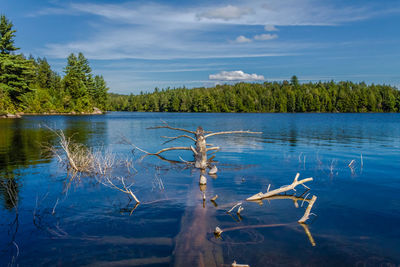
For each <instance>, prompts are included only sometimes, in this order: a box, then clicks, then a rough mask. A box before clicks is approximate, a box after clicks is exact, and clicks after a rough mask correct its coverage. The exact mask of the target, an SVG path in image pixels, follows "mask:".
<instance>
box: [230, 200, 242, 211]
mask: <svg viewBox="0 0 400 267" xmlns="http://www.w3.org/2000/svg"><path fill="white" fill-rule="evenodd" d="M240 205H242V202H238V203H236V205H234V206H233V207H232V208H231V209H230V210H228V211H227V213H230V212H231V211H232V210H234V209H235V208H236V207H237V206H240Z"/></svg>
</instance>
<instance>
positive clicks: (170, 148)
mask: <svg viewBox="0 0 400 267" xmlns="http://www.w3.org/2000/svg"><path fill="white" fill-rule="evenodd" d="M170 150H191V148H190V147H185V146H176V147H168V148H164V149H161V150H160V151H158V152H156V153H147V154H149V155H159V154H161V153H163V152H166V151H170Z"/></svg>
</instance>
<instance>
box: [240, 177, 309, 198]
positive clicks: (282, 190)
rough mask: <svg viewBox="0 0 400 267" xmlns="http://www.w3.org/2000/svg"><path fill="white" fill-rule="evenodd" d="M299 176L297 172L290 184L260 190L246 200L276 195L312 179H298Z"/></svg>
mask: <svg viewBox="0 0 400 267" xmlns="http://www.w3.org/2000/svg"><path fill="white" fill-rule="evenodd" d="M299 176H300V173H297V174H296V177H295V178H294V180H293V183H291V184H290V185H285V186H282V187H280V188H278V189H275V190H271V191H269V192H266V193H262V192H260V193H258V194H255V195H254V196H251V197H249V198H247V199H246V200H260V199H263V198H267V197H271V196H274V195H277V194H279V193H283V192H286V191H290V190H294V189H295V187H296V186H298V185H300V184H301V185H303V184H304V183H306V182H310V181H312V180H313V178H306V179H303V180H300V181H298V178H299Z"/></svg>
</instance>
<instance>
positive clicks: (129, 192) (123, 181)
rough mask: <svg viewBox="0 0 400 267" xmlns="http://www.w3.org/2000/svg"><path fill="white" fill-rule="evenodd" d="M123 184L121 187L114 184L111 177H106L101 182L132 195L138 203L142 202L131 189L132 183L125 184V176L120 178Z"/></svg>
mask: <svg viewBox="0 0 400 267" xmlns="http://www.w3.org/2000/svg"><path fill="white" fill-rule="evenodd" d="M118 179H119V180H120V182H121V184H122V187H119V186H117V185H115V184H114V182H113V181H112V180H111V178H110V177H105V180H104V181H100V183H102V184H103V185H105V186H107V187H110V188H114V189H117V190H119V191H121V192H123V193H125V194H128V195H130V196H131V197H132V198H133V199H134V200H135V201H136V203H140V201H139V199H138V198H137V197H136V196H135V194H134V193H133V192H132V190H131V189H130V187H131V185H129V186H127V185H126V184H125V180H124V178H123V177H121V178H118Z"/></svg>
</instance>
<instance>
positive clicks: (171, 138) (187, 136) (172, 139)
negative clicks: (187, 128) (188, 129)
mask: <svg viewBox="0 0 400 267" xmlns="http://www.w3.org/2000/svg"><path fill="white" fill-rule="evenodd" d="M161 137H162V138H167V139H170V140H167V141H165V142H164V143H163V145H164V144H166V143H169V142H171V141H174V140H176V139H179V138H188V139H190V140H192V141H193V142H196V139H194V138H193V137H190V136H189V135H186V134H183V135H179V136H176V137H169V136H161Z"/></svg>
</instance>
